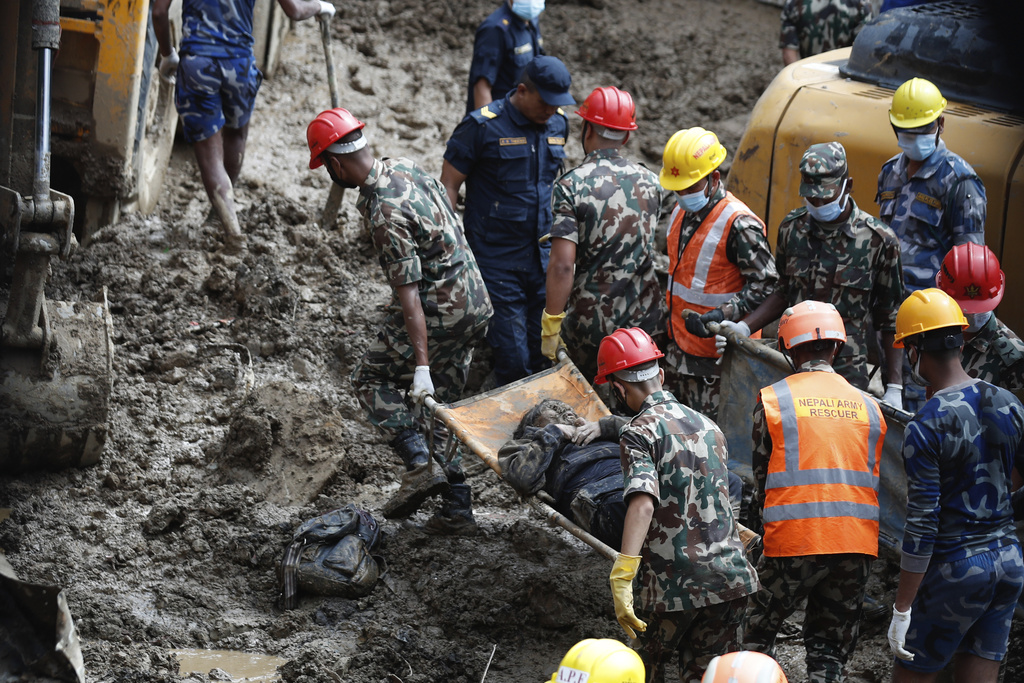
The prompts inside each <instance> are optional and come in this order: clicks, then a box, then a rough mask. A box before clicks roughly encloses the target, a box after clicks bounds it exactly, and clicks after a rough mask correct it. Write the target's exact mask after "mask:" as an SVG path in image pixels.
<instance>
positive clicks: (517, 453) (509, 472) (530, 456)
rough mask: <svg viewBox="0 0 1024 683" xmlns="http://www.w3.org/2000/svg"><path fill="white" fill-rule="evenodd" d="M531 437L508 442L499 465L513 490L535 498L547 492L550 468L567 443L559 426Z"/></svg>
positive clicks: (551, 427) (543, 430) (502, 448)
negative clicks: (541, 491)
mask: <svg viewBox="0 0 1024 683" xmlns="http://www.w3.org/2000/svg"><path fill="white" fill-rule="evenodd" d="M530 432H532V433H530ZM527 433H528V434H529V435H528V436H527V437H525V438H522V439H512V440H510V441H507V442H505V444H504V445H503V446H502V447H501V448H500V449H499V450H498V463H499V464H500V465H501V476H502V478H503V479H505V480H506V481H507V482H508V483H509V484H511V486H512V488H514V489H515V490H516V491H518V492H519V493H521V494H524V495H533V494H535V493H537V491H539V490H540V489H541V488H543V486H544V480H545V476H546V474H547V471H548V467H550V466H551V461H552V460H553V459H554V457H555V453H556V452H557V451H558V449H559V448H560V447H561V446H563V445H565V443H566V442H567V439H566V436H565V434H564V433H563V432H562V430H560V429H559V428H558V425H548V426H546V427H544V428H543V429H530V430H529V431H528V432H527Z"/></svg>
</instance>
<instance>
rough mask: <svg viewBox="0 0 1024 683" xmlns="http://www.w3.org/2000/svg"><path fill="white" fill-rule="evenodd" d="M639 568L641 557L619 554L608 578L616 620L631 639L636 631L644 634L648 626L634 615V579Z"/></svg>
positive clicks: (634, 636)
mask: <svg viewBox="0 0 1024 683" xmlns="http://www.w3.org/2000/svg"><path fill="white" fill-rule="evenodd" d="M639 568H640V557H639V556H637V555H623V554H622V553H619V554H618V556H616V558H615V564H613V565H612V573H611V575H610V576H609V577H608V580H609V582H610V583H611V585H612V599H613V600H615V618H616V619H618V620H619V626H621V627H622V628H623V630H624V631H625V632H626V635H627V636H629V637H630V638H636V633H635V632H634V631H640V632H641V633H642V632H644V631H646V630H647V624H646V623H644V622H642V621H640V619H638V618H637V616H636V614H634V613H633V577H635V576H636V572H637V570H638V569H639Z"/></svg>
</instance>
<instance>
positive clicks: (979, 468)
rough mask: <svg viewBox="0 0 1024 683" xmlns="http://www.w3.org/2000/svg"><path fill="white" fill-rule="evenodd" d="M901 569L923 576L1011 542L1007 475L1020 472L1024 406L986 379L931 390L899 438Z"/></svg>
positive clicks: (1013, 534) (1023, 455) (1022, 467)
mask: <svg viewBox="0 0 1024 683" xmlns="http://www.w3.org/2000/svg"><path fill="white" fill-rule="evenodd" d="M903 459H904V466H905V467H906V471H907V522H906V527H905V529H904V532H903V560H902V562H901V566H902V568H903V569H906V570H907V571H911V572H917V573H923V572H924V571H925V570H926V569H928V564H929V562H930V561H931V560H933V559H934V560H936V561H938V562H952V561H955V560H961V559H964V558H967V557H971V556H973V555H977V554H979V553H983V552H987V551H989V550H994V549H997V548H1000V547H1002V546H1004V545H1008V544H1010V543H1016V542H1017V534H1016V531H1015V529H1014V524H1013V510H1012V508H1011V506H1010V472H1011V470H1012V469H1013V468H1014V467H1015V466H1016V467H1017V468H1018V469H1019V470H1021V471H1024V406H1022V405H1021V402H1020V401H1019V400H1017V398H1016V397H1015V396H1014V395H1013V394H1011V393H1010V392H1008V391H1006V390H1005V389H1000V388H999V387H996V386H994V385H992V384H989V383H988V382H982V381H980V380H970V381H968V382H964V383H962V384H958V385H955V386H952V387H948V388H946V389H943V390H941V391H938V392H936V393H935V395H934V396H932V398H930V399H929V400H928V402H927V403H925V404H924V406H923V407H922V408H921V409H920V410H919V411H918V412H917V414H916V415H914V419H913V420H911V421H910V424H908V425H907V429H906V432H905V433H904V436H903Z"/></svg>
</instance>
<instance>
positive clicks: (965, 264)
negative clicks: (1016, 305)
mask: <svg viewBox="0 0 1024 683" xmlns="http://www.w3.org/2000/svg"><path fill="white" fill-rule="evenodd" d="M935 284H936V285H937V286H938V288H939V289H941V290H942V291H944V292H945V293H946V294H949V295H950V296H951V297H953V298H954V299H956V302H957V303H958V304H960V308H962V309H963V311H964V313H986V312H988V311H991V310H993V309H994V308H995V307H996V306H998V305H999V302H1000V301H1002V300H1003V292H1004V291H1005V290H1006V275H1004V274H1003V271H1002V269H1001V268H1000V267H999V259H997V258H996V255H995V254H993V253H992V250H991V249H989V248H988V247H986V246H985V245H984V244H974V243H973V242H968V243H966V244H958V245H956V246H955V247H953V248H952V249H950V250H949V253H948V254H946V258H944V259H942V268H940V269H939V274H938V275H936V276H935Z"/></svg>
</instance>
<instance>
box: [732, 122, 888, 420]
mask: <svg viewBox="0 0 1024 683" xmlns="http://www.w3.org/2000/svg"><path fill="white" fill-rule="evenodd" d="M800 175H801V183H800V195H801V196H802V197H804V199H805V205H804V206H803V207H801V208H799V209H795V210H793V211H791V212H790V213H789V214H788V215H787V216H786V217H785V219H783V221H782V224H781V225H780V226H779V237H778V241H777V243H776V247H775V265H776V267H777V268H778V271H779V281H778V284H777V285H776V287H775V291H774V292H773V293H772V294H771V295H769V296H768V298H767V299H765V301H764V303H762V304H761V305H760V306H759V307H758V308H757V310H756V311H754V312H753V313H752V314H750V316H748V317H747V318H745V319H744V322H745V323H747V325H748V326H749V328H750V329H751V330H759V329H761V328H762V327H764V326H765V325H767V324H768V323H770V322H772V321H774V320H776V319H778V317H779V316H780V315H781V314H782V312H783V310H785V309H786V308H787V307H789V306H794V305H796V304H798V303H800V302H801V301H807V300H815V301H825V302H828V303H831V304H832V305H834V306H835V307H836V309H837V310H838V311H839V314H840V315H841V316H842V317H843V323H844V324H845V326H846V337H847V339H846V344H845V345H844V346H843V349H842V351H841V352H840V354H839V357H838V358H836V360H835V362H834V363H833V366H834V367H835V370H836V372H838V373H839V374H840V375H842V376H843V377H845V378H846V379H847V380H849V381H850V382H851V383H852V384H853V385H854V386H856V387H858V388H860V389H862V390H865V391H866V390H867V388H868V377H869V373H868V347H869V345H872V344H875V343H876V342H875V333H876V331H877V332H881V336H882V346H883V348H884V349H885V382H886V384H887V390H886V394H885V398H884V400H885V401H886V402H888V403H890V404H892V405H894V406H895V407H897V408H902V407H903V403H902V396H901V390H902V385H903V379H902V369H901V368H902V360H903V359H902V357H901V354H900V353H899V350H898V349H894V348H892V340H893V334H894V333H895V331H896V310H897V309H898V308H899V305H900V302H902V301H903V270H902V266H901V264H900V244H899V240H898V239H896V235H895V234H894V233H893V231H892V230H891V229H889V227H888V226H887V225H885V224H884V223H882V222H881V221H880V220H878V219H877V218H874V217H873V216H871V215H869V214H868V213H867V212H865V211H862V210H861V209H860V207H859V206H857V203H856V202H855V201H854V200H853V196H852V195H851V193H852V192H853V178H851V177H850V176H849V171H848V167H847V163H846V150H845V149H844V148H843V146H842V145H841V144H839V143H838V142H828V143H822V144H817V145H811V146H810V147H809V148H808V149H807V151H806V152H805V153H804V155H803V158H802V159H801V160H800Z"/></svg>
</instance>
